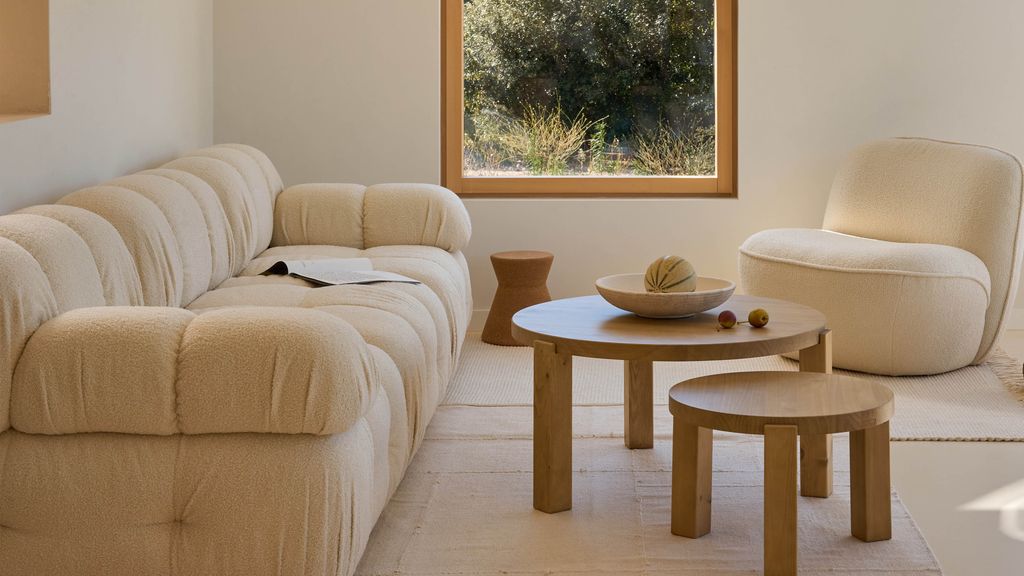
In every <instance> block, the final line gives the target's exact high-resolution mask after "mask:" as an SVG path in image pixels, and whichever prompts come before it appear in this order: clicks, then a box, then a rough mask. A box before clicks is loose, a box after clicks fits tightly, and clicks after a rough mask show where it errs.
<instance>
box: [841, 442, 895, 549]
mask: <svg viewBox="0 0 1024 576" xmlns="http://www.w3.org/2000/svg"><path fill="white" fill-rule="evenodd" d="M890 490H891V487H890V484H889V423H888V422H885V423H882V424H879V425H878V426H874V427H872V428H868V429H866V430H856V431H854V432H850V520H851V526H852V530H851V532H852V533H853V535H854V536H856V537H857V538H860V539H861V540H863V541H865V542H877V541H879V540H889V539H890V538H892V500H891V496H890Z"/></svg>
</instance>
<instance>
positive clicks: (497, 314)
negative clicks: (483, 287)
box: [480, 250, 555, 346]
mask: <svg viewBox="0 0 1024 576" xmlns="http://www.w3.org/2000/svg"><path fill="white" fill-rule="evenodd" d="M554 259H555V256H554V255H553V254H551V253H550V252H540V251H536V250H517V251H514V252H498V253H496V254H491V265H492V266H493V267H494V275H495V276H496V277H497V278H498V291H497V292H495V294H494V302H492V303H491V311H490V312H489V313H488V314H487V323H486V324H484V331H483V334H481V335H480V339H481V340H483V341H484V342H487V343H488V344H498V345H500V346H522V344H520V343H519V342H516V340H515V339H514V338H512V332H511V330H512V315H513V314H515V313H516V312H519V311H520V310H522V309H523V308H526V307H528V306H533V305H534V304H540V303H541V302H547V301H549V300H551V294H550V293H549V292H548V285H547V281H548V272H549V271H551V263H552V262H553V261H554Z"/></svg>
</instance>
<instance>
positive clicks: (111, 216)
mask: <svg viewBox="0 0 1024 576" xmlns="http://www.w3.org/2000/svg"><path fill="white" fill-rule="evenodd" d="M58 204H62V205H65V206H75V207H78V208H84V209H85V210H88V211H90V212H93V213H95V214H98V215H99V216H102V217H103V219H105V220H106V221H107V222H110V224H111V225H113V226H114V228H115V229H116V230H117V232H118V234H120V235H121V239H122V240H124V243H125V246H127V248H128V252H129V253H131V255H132V259H133V260H134V261H135V270H136V271H137V273H138V275H139V282H140V283H141V285H142V297H143V301H144V303H145V304H146V306H180V305H181V301H182V294H183V288H184V283H183V278H184V271H183V269H182V261H181V252H180V250H179V248H178V239H177V237H176V236H175V235H174V231H173V230H172V229H171V224H170V222H168V221H167V217H166V216H164V213H163V212H162V211H161V210H160V208H159V207H158V206H157V205H156V204H154V203H153V202H152V201H151V200H149V199H148V198H146V197H145V196H142V195H141V194H138V193H136V192H133V191H131V190H128V189H125V188H119V187H116V186H93V187H90V188H83V189H81V190H78V191H76V192H72V193H71V194H68V195H67V196H65V197H63V198H61V199H60V200H59V201H58Z"/></svg>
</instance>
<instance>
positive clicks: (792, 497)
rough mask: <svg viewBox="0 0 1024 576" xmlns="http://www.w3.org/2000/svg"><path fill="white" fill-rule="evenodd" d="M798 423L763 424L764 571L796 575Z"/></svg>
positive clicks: (779, 575) (771, 574) (772, 574)
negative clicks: (795, 424) (796, 424)
mask: <svg viewBox="0 0 1024 576" xmlns="http://www.w3.org/2000/svg"><path fill="white" fill-rule="evenodd" d="M796 557H797V538H796V426H773V425H769V426H765V427H764V573H765V576H795V575H796Z"/></svg>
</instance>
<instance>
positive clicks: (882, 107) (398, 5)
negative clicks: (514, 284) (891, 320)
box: [214, 0, 1024, 308]
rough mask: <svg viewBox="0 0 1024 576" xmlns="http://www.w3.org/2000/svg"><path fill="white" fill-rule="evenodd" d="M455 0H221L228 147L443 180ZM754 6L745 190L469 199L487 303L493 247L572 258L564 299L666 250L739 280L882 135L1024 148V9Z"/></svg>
mask: <svg viewBox="0 0 1024 576" xmlns="http://www.w3.org/2000/svg"><path fill="white" fill-rule="evenodd" d="M438 6H439V2H438V1H437V0H347V1H344V2H339V1H328V0H304V1H302V2H286V1H285V0H258V1H254V0H217V2H216V11H215V19H214V20H215V24H214V27H215V34H214V35H215V77H216V79H217V80H216V82H217V84H216V95H215V99H216V105H215V106H216V121H215V137H216V139H217V140H219V141H224V140H242V141H245V142H248V143H251V144H253V145H255V146H257V147H260V148H263V149H266V150H267V151H268V152H269V153H270V155H271V157H272V158H273V159H274V161H275V163H277V165H278V167H279V168H280V169H281V172H282V174H283V175H284V177H285V180H286V182H287V183H298V182H302V181H310V180H320V181H323V180H328V181H330V180H333V181H338V180H340V181H355V182H363V183H373V182H382V181H408V180H419V181H428V182H436V181H437V179H438V174H439V167H438V157H439V151H438V140H439V129H438V124H439V112H438V110H439V98H438V93H439V90H440V87H439V71H438V66H439V64H438V44H439V29H440V24H439V22H440V20H439V16H438ZM739 10H740V12H739V27H740V30H739V38H740V40H739V43H740V46H739V69H740V80H739V90H740V97H739V100H740V101H739V116H740V117H739V142H740V145H739V154H740V160H739V162H740V163H739V199H735V200H706V199H703V200H701V199H664V200H658V199H637V200H629V199H627V200H621V199H594V200H580V199H572V200H557V199H548V200H544V199H532V200H531V199H525V200H524V199H514V200H512V199H506V200H502V199H471V200H467V201H466V204H467V206H468V207H469V211H470V213H471V215H472V218H473V227H474V236H473V241H472V245H471V247H470V249H469V250H468V252H467V255H468V257H469V262H470V268H471V271H472V275H473V282H474V296H475V299H476V305H477V308H486V307H487V306H488V305H489V303H490V300H491V297H492V294H493V290H494V277H493V274H492V272H491V269H490V263H489V261H488V255H489V254H490V253H491V252H495V251H498V250H505V249H513V248H537V249H546V250H550V251H552V252H554V253H555V264H554V269H553V270H552V274H551V279H550V283H549V285H550V288H551V291H552V294H553V295H554V296H555V297H560V296H569V295H577V294H584V293H589V292H592V282H593V280H594V279H595V278H597V277H599V276H601V275H604V274H610V273H615V272H627V271H639V270H641V269H643V267H644V266H645V265H646V263H647V262H648V261H649V260H651V259H653V258H654V257H656V256H658V255H661V254H663V253H678V254H682V255H684V256H686V257H688V258H689V259H690V260H691V261H693V262H694V264H695V265H696V267H697V269H698V270H699V272H700V273H702V274H706V275H713V276H723V277H728V278H735V277H736V248H737V246H738V245H739V244H740V243H741V242H742V241H743V240H744V238H746V237H747V236H748V235H749V234H751V233H753V232H755V231H758V230H761V229H764V228H772V227H784V226H817V225H819V224H820V222H821V216H822V213H823V210H824V205H825V201H826V197H827V194H828V187H829V183H830V181H831V177H832V174H833V172H834V171H835V169H836V167H837V165H838V163H839V162H840V161H841V159H842V158H843V156H844V154H845V153H846V152H847V151H848V150H849V149H850V148H852V147H854V146H856V145H858V144H860V143H862V142H864V141H867V140H871V139H874V138H880V137H886V136H895V135H922V136H930V137H935V138H943V139H952V140H964V141H971V142H978V143H984V144H989V145H992V146H997V147H1001V148H1003V149H1005V150H1008V151H1010V152H1012V153H1014V154H1017V155H1018V156H1024V112H1022V110H1024V107H1022V106H1021V102H1022V95H1024V74H1021V70H1024V34H1021V33H1020V29H1019V28H1020V22H1024V2H1020V1H1019V0H901V1H900V2H893V1H892V0H858V1H856V2H850V1H849V0H773V1H771V2H767V1H764V0H740V8H739ZM266 30H273V31H274V35H273V36H270V35H268V34H265V33H262V32H261V31H266ZM937 209H941V207H937ZM1021 304H1024V299H1022V302H1021Z"/></svg>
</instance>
